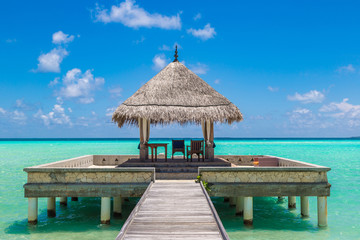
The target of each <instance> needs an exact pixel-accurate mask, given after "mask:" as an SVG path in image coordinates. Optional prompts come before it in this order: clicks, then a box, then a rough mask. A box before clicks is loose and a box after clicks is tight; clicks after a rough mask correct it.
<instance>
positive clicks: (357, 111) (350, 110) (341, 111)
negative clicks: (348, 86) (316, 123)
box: [319, 98, 360, 120]
mask: <svg viewBox="0 0 360 240" xmlns="http://www.w3.org/2000/svg"><path fill="white" fill-rule="evenodd" d="M348 101H349V99H348V98H344V99H343V100H342V102H340V103H336V102H332V103H330V104H328V105H324V106H322V107H321V108H320V110H319V111H320V112H335V113H333V114H331V116H333V117H340V118H343V117H348V118H359V120H360V105H353V104H350V103H348Z"/></svg>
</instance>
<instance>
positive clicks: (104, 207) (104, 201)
mask: <svg viewBox="0 0 360 240" xmlns="http://www.w3.org/2000/svg"><path fill="white" fill-rule="evenodd" d="M110 208H111V198H110V197H102V198H101V214H100V215H101V217H100V222H101V224H110Z"/></svg>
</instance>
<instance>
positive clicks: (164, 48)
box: [159, 44, 171, 51]
mask: <svg viewBox="0 0 360 240" xmlns="http://www.w3.org/2000/svg"><path fill="white" fill-rule="evenodd" d="M159 50H160V51H170V50H171V49H170V47H169V46H168V45H165V44H163V45H162V46H161V47H159Z"/></svg>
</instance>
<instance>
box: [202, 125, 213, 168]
mask: <svg viewBox="0 0 360 240" xmlns="http://www.w3.org/2000/svg"><path fill="white" fill-rule="evenodd" d="M203 134H204V140H205V158H206V159H208V160H210V161H214V122H213V121H210V120H204V121H203Z"/></svg>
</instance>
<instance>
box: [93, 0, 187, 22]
mask: <svg viewBox="0 0 360 240" xmlns="http://www.w3.org/2000/svg"><path fill="white" fill-rule="evenodd" d="M95 19H96V21H99V22H103V23H110V22H118V23H122V24H124V25H125V26H127V27H131V28H135V29H137V28H140V27H146V28H152V27H157V28H162V29H181V19H180V15H179V14H177V15H175V16H165V15H161V14H159V13H149V12H147V11H146V10H145V9H143V8H140V7H139V5H136V4H135V1H133V0H126V1H125V2H122V3H120V4H119V5H117V6H116V5H113V6H112V7H111V9H110V10H108V9H102V8H100V7H99V6H98V5H97V7H96V11H95Z"/></svg>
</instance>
